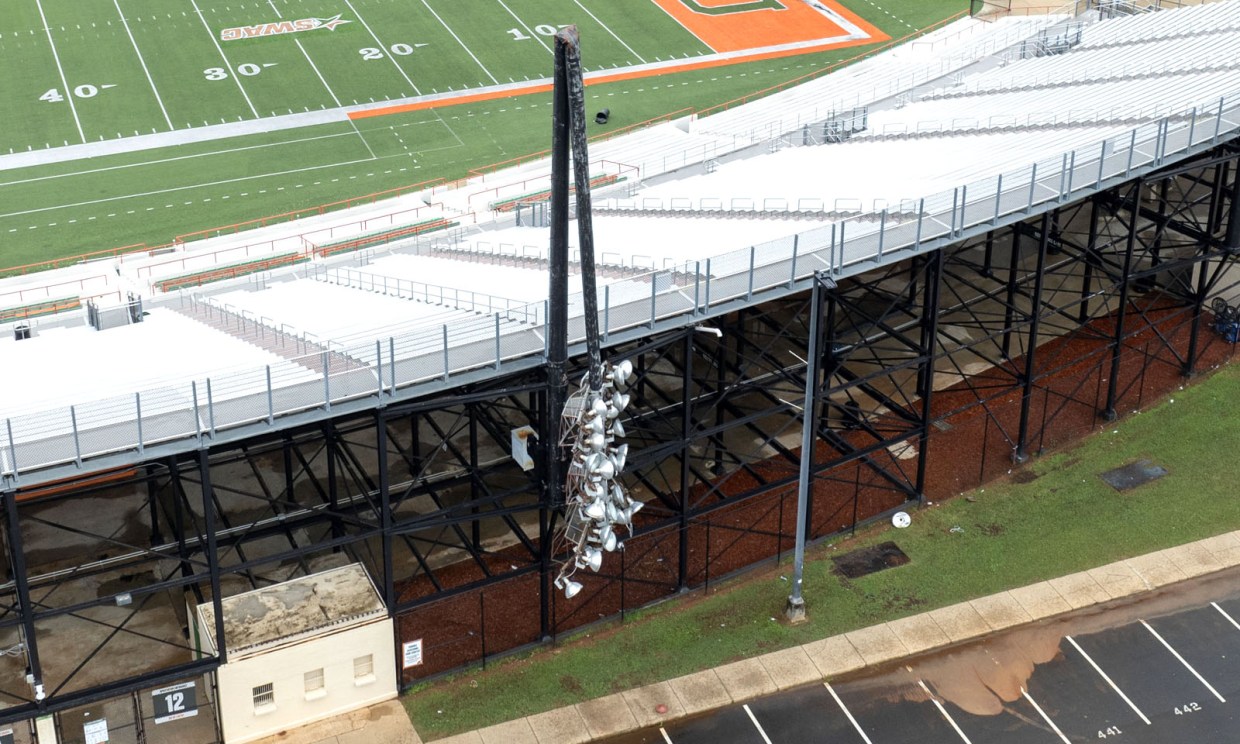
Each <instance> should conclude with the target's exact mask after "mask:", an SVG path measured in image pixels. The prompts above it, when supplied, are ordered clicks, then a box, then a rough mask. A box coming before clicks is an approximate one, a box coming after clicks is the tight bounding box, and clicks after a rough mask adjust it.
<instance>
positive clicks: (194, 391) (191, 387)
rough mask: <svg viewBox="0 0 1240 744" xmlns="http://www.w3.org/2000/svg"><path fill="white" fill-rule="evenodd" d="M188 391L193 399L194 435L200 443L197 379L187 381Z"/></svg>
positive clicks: (200, 421)
mask: <svg viewBox="0 0 1240 744" xmlns="http://www.w3.org/2000/svg"><path fill="white" fill-rule="evenodd" d="M189 392H190V395H191V396H192V397H193V399H194V436H195V437H197V438H198V443H199V444H201V443H202V414H201V413H200V412H199V410H198V381H197V380H190V381H189Z"/></svg>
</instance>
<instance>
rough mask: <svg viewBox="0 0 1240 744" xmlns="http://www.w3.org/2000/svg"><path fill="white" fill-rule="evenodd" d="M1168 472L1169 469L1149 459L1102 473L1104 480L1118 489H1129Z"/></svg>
mask: <svg viewBox="0 0 1240 744" xmlns="http://www.w3.org/2000/svg"><path fill="white" fill-rule="evenodd" d="M1166 474H1167V469H1166V468H1164V467H1163V466H1162V465H1155V464H1154V463H1152V462H1150V461H1149V460H1137V461H1136V462H1134V463H1131V464H1129V465H1125V466H1124V467H1122V468H1115V469H1114V470H1108V471H1106V472H1105V473H1103V474H1102V480H1104V481H1106V482H1107V483H1108V484H1110V486H1111V488H1114V489H1115V490H1116V491H1127V490H1129V489H1133V488H1136V487H1137V486H1139V485H1141V484H1142V483H1147V482H1149V481H1152V480H1154V479H1155V478H1161V477H1163V476H1164V475H1166Z"/></svg>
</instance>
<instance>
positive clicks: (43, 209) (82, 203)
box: [0, 158, 373, 219]
mask: <svg viewBox="0 0 1240 744" xmlns="http://www.w3.org/2000/svg"><path fill="white" fill-rule="evenodd" d="M372 160H373V158H361V159H360V160H346V161H344V162H341V163H324V164H322V165H311V166H308V167H306V168H293V169H292V170H285V171H276V172H275V173H259V174H256V175H253V176H240V177H238V178H225V179H222V180H219V181H208V182H207V183H196V184H192V185H189V186H174V187H172V188H170V189H159V190H157V191H144V192H142V193H138V194H125V195H123V196H109V197H107V198H105V199H88V200H87V201H80V202H75V203H73V204H57V205H56V206H53V207H39V208H38V209H26V210H23V211H21V212H9V213H8V214H0V219H3V218H6V217H20V216H22V215H25V214H37V213H38V212H50V211H52V210H54V209H72V208H75V207H89V206H91V205H93V204H106V203H108V202H114V201H124V200H125V199H139V198H141V197H144V196H159V195H161V194H175V193H176V192H178V191H188V190H190V189H202V188H207V187H210V186H224V185H225V184H230V183H240V182H242V181H252V180H254V179H256V178H270V177H272V176H287V175H291V174H293V173H305V172H306V171H312V170H319V169H320V168H339V167H342V166H346V165H358V164H360V163H369V162H371V161H372Z"/></svg>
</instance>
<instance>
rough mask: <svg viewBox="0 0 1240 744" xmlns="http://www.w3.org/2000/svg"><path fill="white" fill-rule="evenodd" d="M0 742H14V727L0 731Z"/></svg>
mask: <svg viewBox="0 0 1240 744" xmlns="http://www.w3.org/2000/svg"><path fill="white" fill-rule="evenodd" d="M0 744H13V729H5V730H3V731H0Z"/></svg>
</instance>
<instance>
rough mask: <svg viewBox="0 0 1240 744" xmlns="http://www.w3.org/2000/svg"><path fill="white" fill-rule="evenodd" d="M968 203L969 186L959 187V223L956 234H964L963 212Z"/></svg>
mask: <svg viewBox="0 0 1240 744" xmlns="http://www.w3.org/2000/svg"><path fill="white" fill-rule="evenodd" d="M968 203H969V186H968V184H965V185H964V186H961V187H960V221H959V222H958V223H957V226H956V234H957V235H962V234H964V210H965V205H966V204H968Z"/></svg>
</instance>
